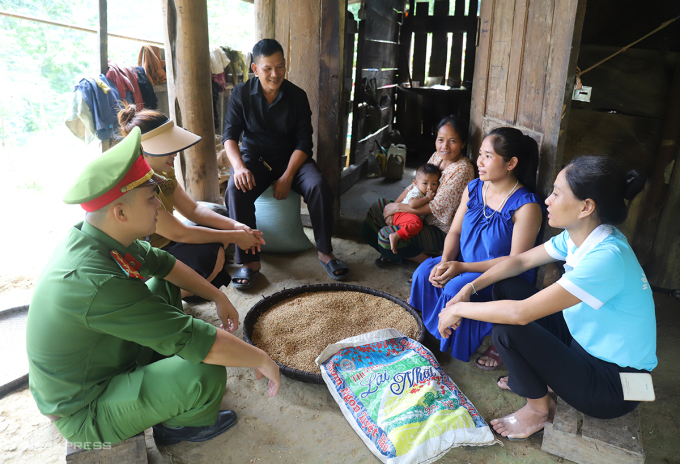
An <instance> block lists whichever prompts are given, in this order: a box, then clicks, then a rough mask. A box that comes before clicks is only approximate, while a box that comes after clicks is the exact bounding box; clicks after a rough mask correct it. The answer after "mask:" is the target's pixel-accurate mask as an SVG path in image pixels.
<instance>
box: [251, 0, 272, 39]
mask: <svg viewBox="0 0 680 464" xmlns="http://www.w3.org/2000/svg"><path fill="white" fill-rule="evenodd" d="M275 18H276V0H255V39H256V40H258V41H260V40H262V39H273V38H274V37H275V30H276V29H275V27H276V26H275V24H276V22H275V21H276V20H275Z"/></svg>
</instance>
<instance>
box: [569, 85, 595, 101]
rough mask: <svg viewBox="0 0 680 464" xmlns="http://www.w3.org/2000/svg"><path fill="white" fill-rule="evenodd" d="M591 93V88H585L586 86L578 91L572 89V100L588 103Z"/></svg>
mask: <svg viewBox="0 0 680 464" xmlns="http://www.w3.org/2000/svg"><path fill="white" fill-rule="evenodd" d="M592 93H593V88H592V87H587V86H585V85H584V86H583V87H581V88H580V89H574V95H573V96H572V100H578V101H582V102H589V101H590V95H591V94H592Z"/></svg>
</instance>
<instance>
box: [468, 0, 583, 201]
mask: <svg viewBox="0 0 680 464" xmlns="http://www.w3.org/2000/svg"><path fill="white" fill-rule="evenodd" d="M584 14H585V2H584V1H579V0H568V1H567V0H565V1H556V0H541V1H532V2H529V1H527V0H495V1H493V0H487V1H485V2H482V11H481V18H480V20H481V23H480V24H481V26H480V27H481V29H480V37H479V46H478V47H477V65H476V70H475V72H476V74H475V85H474V87H473V96H472V98H473V100H472V108H473V111H472V118H471V124H470V130H471V134H470V143H469V150H470V151H469V153H470V155H471V157H472V159H475V158H476V154H477V151H478V150H479V147H480V145H481V142H482V137H483V135H484V133H485V132H487V131H488V130H489V129H491V128H493V127H498V126H513V127H517V128H518V129H520V130H522V131H523V132H525V133H526V134H529V135H531V136H532V137H534V138H535V139H536V140H537V141H538V142H539V148H540V163H539V171H538V190H539V191H538V193H539V194H540V195H541V196H543V197H544V198H545V197H546V196H547V195H548V194H549V192H550V190H551V188H552V182H553V180H554V175H555V170H556V169H560V168H561V162H562V152H563V146H564V141H565V137H564V134H565V132H566V125H567V122H568V119H569V112H570V105H569V103H570V102H571V92H572V90H573V83H574V72H575V69H576V59H577V58H578V46H579V45H580V36H581V28H582V24H583V16H584ZM572 50H573V53H572Z"/></svg>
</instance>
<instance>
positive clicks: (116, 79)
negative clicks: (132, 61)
mask: <svg viewBox="0 0 680 464" xmlns="http://www.w3.org/2000/svg"><path fill="white" fill-rule="evenodd" d="M106 77H107V78H108V79H110V80H111V82H113V83H114V84H115V85H116V87H118V91H119V92H120V97H121V98H122V99H125V94H126V91H128V90H129V91H131V92H132V96H133V98H134V99H135V106H136V107H137V111H140V110H143V109H144V99H143V98H142V92H141V90H139V82H138V81H137V73H136V72H135V70H134V69H132V66H129V65H123V66H121V65H119V64H117V63H116V62H115V61H111V60H109V70H108V72H107V73H106Z"/></svg>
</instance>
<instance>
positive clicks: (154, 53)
mask: <svg viewBox="0 0 680 464" xmlns="http://www.w3.org/2000/svg"><path fill="white" fill-rule="evenodd" d="M161 56H162V53H161V49H160V48H159V47H155V46H153V45H143V46H142V48H140V49H139V57H137V66H142V67H143V68H144V71H145V72H146V77H147V78H148V79H149V82H151V85H156V84H163V83H164V82H166V81H167V76H166V74H165V61H164V60H162V59H161Z"/></svg>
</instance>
